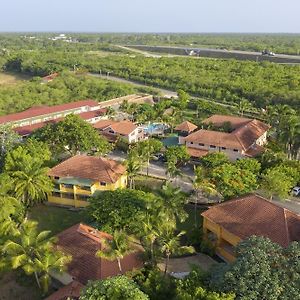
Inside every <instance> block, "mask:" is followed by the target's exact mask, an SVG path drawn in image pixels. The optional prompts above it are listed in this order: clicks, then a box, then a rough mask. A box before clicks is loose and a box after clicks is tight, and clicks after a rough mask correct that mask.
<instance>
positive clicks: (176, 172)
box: [166, 158, 182, 182]
mask: <svg viewBox="0 0 300 300" xmlns="http://www.w3.org/2000/svg"><path fill="white" fill-rule="evenodd" d="M176 163H177V159H175V158H171V159H169V160H167V167H166V174H167V175H168V177H169V180H171V179H172V178H175V182H176V181H177V178H178V177H179V176H181V175H182V172H181V170H180V169H179V168H178V167H177V165H176Z"/></svg>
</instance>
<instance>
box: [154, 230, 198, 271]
mask: <svg viewBox="0 0 300 300" xmlns="http://www.w3.org/2000/svg"><path fill="white" fill-rule="evenodd" d="M184 234H185V232H184V231H181V232H179V233H178V234H175V231H174V226H163V228H162V230H161V231H160V233H159V238H158V244H159V249H160V252H161V253H162V254H163V255H164V256H165V270H164V273H165V274H166V273H167V271H168V266H169V261H170V257H171V255H174V254H176V255H182V254H186V253H193V252H194V251H195V249H194V248H193V247H192V246H181V245H180V237H181V236H182V235H184Z"/></svg>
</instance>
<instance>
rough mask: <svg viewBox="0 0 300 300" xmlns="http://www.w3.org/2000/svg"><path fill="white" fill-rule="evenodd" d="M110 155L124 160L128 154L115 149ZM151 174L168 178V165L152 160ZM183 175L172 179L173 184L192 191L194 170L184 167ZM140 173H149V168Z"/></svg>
mask: <svg viewBox="0 0 300 300" xmlns="http://www.w3.org/2000/svg"><path fill="white" fill-rule="evenodd" d="M108 157H109V158H111V159H114V160H117V161H124V160H125V158H126V154H125V153H124V152H121V151H118V150H114V151H113V152H111V153H110V154H108ZM148 172H149V175H150V176H152V177H157V178H161V179H167V176H166V167H165V166H164V164H163V163H161V162H153V161H152V162H150V165H149V170H148ZM182 172H183V176H182V177H178V178H177V179H176V180H175V179H174V180H172V184H173V185H174V186H177V187H179V188H180V189H181V190H182V191H184V192H191V191H192V190H193V185H192V181H193V172H192V171H191V170H190V169H189V168H183V169H182ZM140 174H142V175H146V174H147V168H146V167H144V168H143V169H142V170H141V172H140Z"/></svg>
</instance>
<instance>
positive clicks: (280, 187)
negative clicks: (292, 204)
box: [261, 166, 295, 200]
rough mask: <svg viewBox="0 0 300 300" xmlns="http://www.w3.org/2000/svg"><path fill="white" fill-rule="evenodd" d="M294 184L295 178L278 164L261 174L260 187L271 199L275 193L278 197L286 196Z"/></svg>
mask: <svg viewBox="0 0 300 300" xmlns="http://www.w3.org/2000/svg"><path fill="white" fill-rule="evenodd" d="M294 184H295V179H294V178H293V177H291V176H290V175H289V174H288V173H286V172H285V170H284V168H282V167H280V166H279V167H274V168H271V169H268V170H267V171H266V173H265V174H263V175H262V181H261V188H262V190H263V191H264V192H265V193H266V194H267V196H268V197H269V198H270V200H272V199H273V197H274V196H275V195H277V196H278V197H279V198H280V199H285V198H287V197H288V195H289V193H290V190H291V189H292V187H293V185H294Z"/></svg>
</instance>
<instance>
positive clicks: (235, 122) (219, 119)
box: [202, 115, 252, 129]
mask: <svg viewBox="0 0 300 300" xmlns="http://www.w3.org/2000/svg"><path fill="white" fill-rule="evenodd" d="M251 120H252V119H249V118H242V117H236V116H226V115H212V116H210V117H209V118H207V119H205V120H203V121H202V123H204V124H213V125H215V126H217V127H220V126H222V125H223V124H224V123H225V122H230V123H231V126H232V129H236V128H239V127H241V126H244V125H246V124H247V123H249V122H250V121H251Z"/></svg>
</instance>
